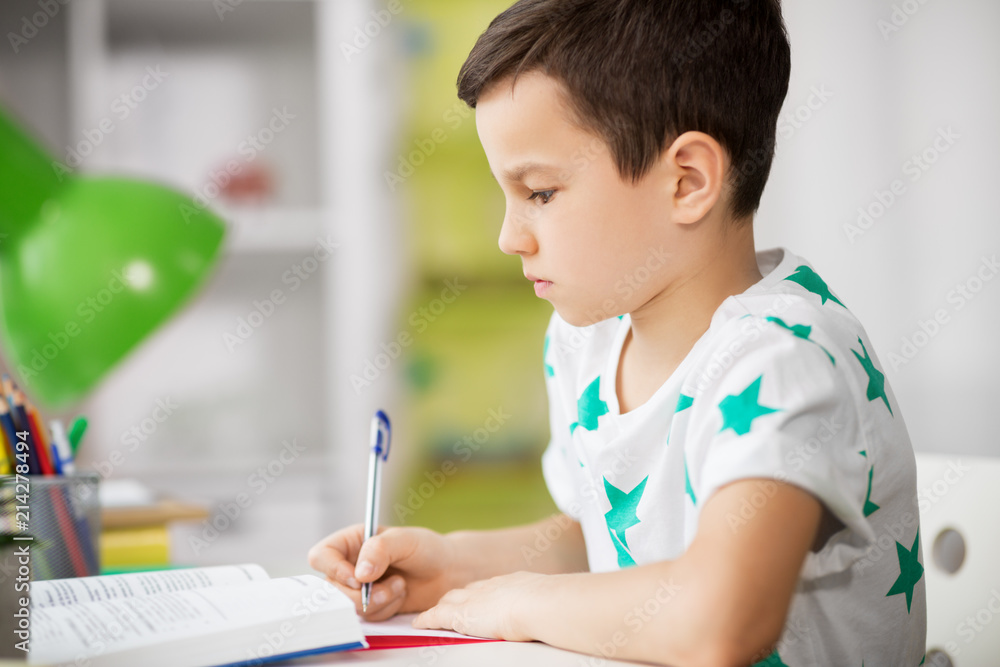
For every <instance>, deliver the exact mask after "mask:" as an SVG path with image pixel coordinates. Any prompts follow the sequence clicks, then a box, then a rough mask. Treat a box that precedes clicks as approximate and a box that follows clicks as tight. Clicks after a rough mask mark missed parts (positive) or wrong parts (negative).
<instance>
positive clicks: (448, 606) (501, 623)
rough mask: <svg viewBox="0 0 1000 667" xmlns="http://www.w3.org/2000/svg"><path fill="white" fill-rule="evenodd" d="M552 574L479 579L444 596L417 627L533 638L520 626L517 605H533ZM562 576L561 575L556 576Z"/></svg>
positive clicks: (528, 574) (512, 638)
mask: <svg viewBox="0 0 1000 667" xmlns="http://www.w3.org/2000/svg"><path fill="white" fill-rule="evenodd" d="M548 576H550V575H544V574H537V573H534V572H515V573H514V574H505V575H501V576H499V577H493V578H492V579H485V580H483V581H476V582H473V583H471V584H469V585H468V586H466V587H465V588H456V589H455V590H452V591H450V592H448V593H446V594H445V595H444V597H442V598H441V600H440V601H439V602H438V603H437V605H435V606H434V607H432V608H430V609H428V610H427V611H425V612H424V613H422V614H420V615H419V616H417V618H416V619H414V621H413V627H416V628H443V629H445V630H454V631H455V632H461V633H462V634H466V635H472V636H474V637H489V638H494V639H505V640H507V641H531V640H532V639H533V637H531V636H529V635H528V634H527V633H525V632H524V631H523V630H521V629H520V628H519V627H518V624H517V619H518V618H520V617H521V615H520V614H518V613H517V612H516V611H515V606H516V605H525V604H529V605H530V604H531V599H532V596H533V595H536V594H538V592H539V587H540V585H541V584H542V582H543V581H545V580H546V578H547V577H548ZM552 576H558V575H552Z"/></svg>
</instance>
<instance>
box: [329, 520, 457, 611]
mask: <svg viewBox="0 0 1000 667" xmlns="http://www.w3.org/2000/svg"><path fill="white" fill-rule="evenodd" d="M362 545H363V546H362ZM454 551H455V550H454V547H453V546H452V544H451V543H450V542H449V541H448V539H447V538H445V537H444V536H443V535H441V534H439V533H436V532H434V531H432V530H428V529H426V528H383V529H380V531H379V533H378V534H377V535H375V536H374V537H372V538H371V539H370V540H368V542H365V541H364V526H363V525H362V524H355V525H353V526H349V527H348V528H343V529H341V530H338V531H337V532H335V533H333V534H331V535H329V536H327V537H326V538H324V539H323V540H320V541H319V542H318V543H317V544H316V545H315V546H314V547H313V548H312V549H310V550H309V564H310V565H311V566H312V567H313V568H314V569H316V570H318V571H320V572H321V573H323V574H324V575H326V578H327V579H328V580H329V581H330V582H331V583H332V584H333V585H335V586H337V587H338V588H339V589H340V590H341V591H343V592H344V593H345V594H346V595H347V596H348V597H350V598H351V599H352V600H354V605H355V607H356V608H357V612H358V614H359V615H362V616H363V618H364V619H365V620H366V621H382V620H385V619H387V618H389V617H391V616H393V615H395V614H397V613H402V612H410V611H423V610H424V609H428V608H429V607H432V606H433V605H435V604H436V603H437V601H438V600H439V599H440V598H441V596H442V595H444V594H445V593H446V592H448V591H449V590H451V589H452V588H455V587H456V586H461V585H462V583H464V582H461V581H460V580H459V579H458V578H457V573H456V566H457V559H456V558H455V556H454ZM369 581H373V582H376V583H375V584H374V585H373V586H372V596H371V601H370V602H369V604H368V611H367V612H366V613H364V614H362V611H361V584H363V583H366V582H369Z"/></svg>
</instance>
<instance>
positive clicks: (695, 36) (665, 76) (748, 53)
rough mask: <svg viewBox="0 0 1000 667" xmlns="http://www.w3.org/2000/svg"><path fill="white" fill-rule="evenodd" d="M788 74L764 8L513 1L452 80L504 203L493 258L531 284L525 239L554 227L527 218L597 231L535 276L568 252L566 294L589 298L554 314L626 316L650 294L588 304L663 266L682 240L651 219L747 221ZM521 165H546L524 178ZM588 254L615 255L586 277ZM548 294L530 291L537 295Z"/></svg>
mask: <svg viewBox="0 0 1000 667" xmlns="http://www.w3.org/2000/svg"><path fill="white" fill-rule="evenodd" d="M790 68H791V65H790V53H789V45H788V40H787V36H786V34H785V28H784V24H783V21H782V18H781V11H780V6H779V2H778V0H521V1H520V2H517V3H516V4H515V5H513V6H512V7H510V8H509V9H507V10H506V11H504V12H503V13H502V14H500V15H499V16H498V17H497V18H496V19H494V21H493V22H492V23H491V24H490V26H489V28H488V29H487V30H486V32H484V33H483V35H482V36H480V38H479V40H478V41H477V43H476V45H475V47H474V48H473V49H472V52H471V53H470V55H469V57H468V59H467V60H466V62H465V64H464V65H463V67H462V70H461V73H460V74H459V79H458V93H459V97H461V98H462V99H463V100H464V101H465V102H466V103H468V104H469V105H470V106H472V107H475V108H477V114H476V115H477V126H478V129H479V134H480V139H481V140H482V142H483V147H484V149H485V150H486V154H487V158H488V159H489V161H490V164H491V167H492V168H493V169H494V171H495V172H499V173H495V176H496V177H497V179H498V180H499V181H500V185H501V187H502V188H503V189H504V191H505V193H506V194H507V195H508V206H507V209H508V210H507V217H506V218H505V222H504V229H503V230H502V231H501V238H500V245H501V248H502V249H504V251H505V252H510V253H516V254H519V255H521V256H522V260H523V261H524V265H525V271H526V272H527V273H532V272H533V268H536V267H533V266H532V261H531V260H532V259H533V255H534V254H535V249H536V248H535V247H534V246H541V243H542V238H541V237H539V238H537V239H536V238H534V232H536V231H538V232H540V233H542V234H544V233H545V232H546V231H551V230H549V229H548V228H553V227H554V225H553V224H548V225H546V228H547V230H541V229H535V228H534V227H535V226H536V225H533V223H532V222H531V221H532V220H534V221H541V220H542V219H543V218H555V217H560V218H562V219H564V220H565V219H566V218H567V217H572V218H575V219H576V220H577V226H576V230H575V231H576V232H578V233H582V234H584V236H586V234H587V233H588V232H587V231H585V230H584V229H583V228H584V227H591V226H592V225H590V224H589V221H596V223H595V224H597V225H598V226H599V225H600V224H605V225H607V229H605V230H603V232H602V231H601V230H596V231H595V230H590V231H591V232H594V234H592V236H593V238H591V239H589V240H588V239H587V238H580V239H579V242H578V243H575V244H572V243H571V244H570V246H574V245H575V246H576V247H567V243H566V242H565V239H558V238H553V239H552V241H553V243H551V244H549V248H550V250H549V251H548V255H549V256H548V257H546V258H544V260H543V259H541V258H539V259H538V262H536V263H537V264H539V265H544V266H538V267H537V268H538V269H539V271H552V272H553V273H556V274H559V273H561V271H562V268H564V267H563V266H562V265H561V262H560V260H559V258H558V257H555V256H553V254H554V253H555V252H557V247H556V246H558V250H559V251H564V252H566V253H568V254H569V255H572V257H567V258H566V262H565V268H566V269H567V270H568V269H569V264H570V263H571V262H572V263H576V264H577V265H579V264H580V262H581V261H582V262H584V263H590V264H591V265H592V268H593V269H594V270H593V271H592V276H591V278H592V279H591V280H590V284H587V283H588V280H587V279H586V278H584V277H581V278H582V280H581V281H580V283H579V284H578V285H576V287H578V288H580V289H577V290H575V292H577V293H578V295H580V294H581V290H582V291H583V292H589V293H590V294H591V297H589V298H587V299H586V302H587V303H584V301H579V303H577V304H576V307H575V308H574V307H571V306H570V305H569V304H566V303H565V302H564V303H563V305H565V306H567V307H566V308H565V310H566V311H574V312H573V313H572V316H571V317H570V318H567V319H568V320H569V321H572V320H576V321H577V322H575V323H580V324H583V323H586V322H590V321H595V320H599V319H604V318H606V317H610V316H612V315H617V314H621V313H622V312H632V310H633V309H634V308H635V307H638V306H641V305H642V303H644V301H643V300H642V298H641V297H643V296H644V297H646V298H647V299H648V298H651V297H652V296H655V294H656V288H657V287H658V288H659V289H660V290H662V289H663V288H664V287H665V285H663V284H659V285H655V284H650V285H645V286H644V285H641V284H640V285H633V287H634V289H633V287H629V288H628V289H627V290H623V289H618V290H617V293H616V294H607V298H604V299H602V300H599V301H597V302H596V303H597V304H600V303H604V304H606V305H605V306H604V307H597V308H596V309H595V307H594V306H595V301H594V298H595V297H600V296H601V294H598V293H599V292H606V289H605V288H607V287H608V283H609V282H610V283H616V282H619V283H620V282H621V281H622V280H624V281H625V283H632V282H634V281H630V280H628V278H629V276H628V275H627V274H628V273H629V272H630V271H632V272H637V271H639V267H640V266H643V265H646V266H649V265H650V264H651V263H652V264H657V265H662V263H663V261H664V257H663V255H664V254H666V255H667V256H669V255H670V254H671V250H675V251H676V250H680V248H681V246H683V245H684V243H683V241H682V242H681V243H680V244H678V246H676V247H674V248H666V249H664V248H663V243H664V240H666V242H667V243H668V244H669V243H671V242H673V241H674V240H678V241H680V240H681V238H680V236H678V235H683V234H684V233H685V231H686V230H685V229H681V228H679V227H678V225H676V224H675V225H673V227H674V229H673V230H672V231H670V232H668V233H666V236H665V235H664V234H663V233H661V232H663V230H662V229H649V228H655V227H656V226H657V225H656V223H657V220H658V219H662V218H663V216H664V215H671V214H668V213H665V212H666V211H668V210H669V211H671V212H672V214H675V215H673V216H672V222H674V223H677V222H681V223H697V222H699V221H700V220H701V219H702V218H705V217H706V216H708V214H709V213H710V212H713V211H714V215H715V217H718V218H721V219H723V220H730V221H736V222H737V223H738V224H741V225H742V224H744V223H749V222H750V221H751V220H752V215H753V212H754V211H755V210H756V208H757V206H758V204H759V202H760V197H761V193H762V192H763V189H764V184H765V183H766V180H767V175H768V172H769V170H770V165H771V160H772V156H773V153H774V145H775V131H776V125H777V118H778V113H779V111H780V109H781V105H782V102H783V101H784V97H785V93H786V91H787V88H788V78H789V72H790ZM528 163H536V164H537V163H540V164H541V166H546V167H548V169H547V170H540V169H535V170H525V169H524V168H523V167H524V166H525V165H526V164H528ZM611 181H615V182H611ZM668 190H669V192H668ZM550 191H554V193H553V194H551V195H550ZM516 195H524V197H518V196H516ZM560 198H561V199H562V200H561V201H560ZM512 205H513V208H514V209H515V210H512ZM560 206H561V210H559V211H558V212H557V210H556V209H557V208H559V207H560ZM571 209H573V210H571ZM584 218H586V219H587V221H588V224H586V225H584V224H581V221H583V220H584ZM512 219H515V220H519V221H521V222H520V223H518V224H512V223H511V220H512ZM611 223H614V224H611ZM633 223H634V224H633ZM695 226H696V224H687V225H686V227H688V228H693V227H695ZM529 227H530V228H531V229H528V228H529ZM537 227H539V228H541V225H537ZM661 227H662V226H661ZM682 227H683V225H682ZM567 231H568V230H567ZM522 232H524V233H525V234H526V233H530V234H531V235H532V238H530V239H529V238H527V237H526V236H525V234H522ZM553 233H554V232H553ZM505 234H506V238H505ZM671 234H673V236H671ZM522 236H524V238H522ZM750 238H751V244H752V236H751V237H750ZM619 241H620V242H621V243H619ZM626 241H627V243H626ZM556 242H558V243H556ZM505 246H506V247H505ZM588 248H590V249H591V250H594V249H595V248H596V249H598V250H601V251H603V252H602V254H603V255H605V256H606V255H608V254H612V253H616V252H617V253H619V255H620V256H621V260H620V261H617V262H613V263H612V264H613V265H608V266H603V267H602V266H599V265H601V264H602V263H603V264H607V262H606V261H605V260H604V259H602V257H601V256H597V255H596V254H595V255H593V256H590V257H588V256H586V254H587V249H588ZM658 250H659V258H658V259H657V258H656V255H657V251H658ZM651 256H652V259H651V258H650V257H651ZM689 268H690V267H689ZM602 269H603V270H602ZM608 271H610V272H611V273H608ZM616 272H617V273H616ZM534 277H537V278H543V279H544V278H547V276H545V275H541V276H539V275H537V274H536V275H535V276H534ZM561 277H563V276H561V275H555V276H553V278H556V279H557V278H561ZM640 277H641V276H640ZM675 277H676V276H675ZM574 280H575V278H572V277H571V280H570V282H573V281H574ZM552 282H554V283H556V285H557V286H558V285H559V284H560V283H563V284H565V283H566V281H565V280H555V279H554V280H552ZM639 282H642V281H639ZM649 282H650V283H658V282H659V281H649ZM643 287H645V289H643ZM550 288H552V285H549V284H548V282H547V281H542V284H541V285H539V282H537V281H536V291H542V292H545V291H547V290H549V289H550ZM626 291H628V292H630V293H629V294H628V296H627V298H626V296H625V294H624V293H625V292H626ZM632 292H635V293H637V295H633V294H632ZM541 295H542V294H540V296H541ZM545 296H553V295H545ZM567 296H568V295H567ZM633 296H636V298H632V297H633ZM553 303H554V305H556V307H557V309H558V310H559V311H560V314H562V315H563V316H564V317H566V313H565V312H564V309H563V308H560V304H559V302H558V301H557V300H556V299H553Z"/></svg>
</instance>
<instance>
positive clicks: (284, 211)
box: [215, 206, 326, 255]
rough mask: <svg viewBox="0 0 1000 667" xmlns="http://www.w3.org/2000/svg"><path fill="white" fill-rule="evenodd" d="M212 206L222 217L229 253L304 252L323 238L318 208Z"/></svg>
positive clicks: (321, 213)
mask: <svg viewBox="0 0 1000 667" xmlns="http://www.w3.org/2000/svg"><path fill="white" fill-rule="evenodd" d="M215 210H216V211H217V212H218V213H219V215H221V216H222V218H223V219H225V220H226V223H227V226H228V234H227V237H226V252H228V253H230V254H236V255H240V254H252V253H268V252H289V253H306V254H307V253H311V252H312V251H313V250H314V249H315V248H316V246H317V243H319V241H320V240H321V239H322V240H324V241H325V240H326V235H325V233H324V222H323V218H324V215H323V214H324V211H323V210H322V209H316V208H270V207H263V208H256V207H254V208H250V207H223V206H217V207H215Z"/></svg>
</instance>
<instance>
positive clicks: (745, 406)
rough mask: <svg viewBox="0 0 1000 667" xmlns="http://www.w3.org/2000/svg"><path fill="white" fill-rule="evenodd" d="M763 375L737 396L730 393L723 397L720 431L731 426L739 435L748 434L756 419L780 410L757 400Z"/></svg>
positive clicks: (720, 404)
mask: <svg viewBox="0 0 1000 667" xmlns="http://www.w3.org/2000/svg"><path fill="white" fill-rule="evenodd" d="M763 377H764V376H763V375H760V376H758V377H757V379H756V380H754V381H753V382H751V383H750V385H749V386H748V387H747V388H746V389H744V390H743V391H742V392H741V393H740V394H738V395H736V396H733V395H731V394H730V395H729V396H726V397H725V398H724V399H722V402H721V403H719V409H720V410H722V428H720V429H719V433H722V432H723V431H725V430H726V429H727V428H731V429H733V431H735V432H736V434H737V435H746V434H747V433H749V432H750V426H751V425H752V424H753V420H754V419H757V418H758V417H763V416H764V415H767V414H771V413H772V412H780V410H778V409H777V408H769V407H767V406H766V405H761V404H760V403H758V402H757V397H758V395H759V394H760V381H761V379H762V378H763Z"/></svg>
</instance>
